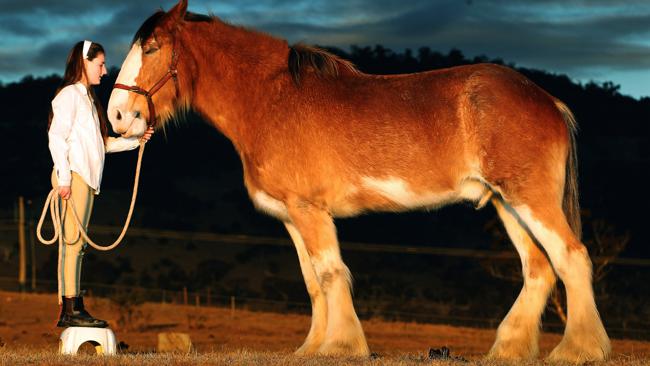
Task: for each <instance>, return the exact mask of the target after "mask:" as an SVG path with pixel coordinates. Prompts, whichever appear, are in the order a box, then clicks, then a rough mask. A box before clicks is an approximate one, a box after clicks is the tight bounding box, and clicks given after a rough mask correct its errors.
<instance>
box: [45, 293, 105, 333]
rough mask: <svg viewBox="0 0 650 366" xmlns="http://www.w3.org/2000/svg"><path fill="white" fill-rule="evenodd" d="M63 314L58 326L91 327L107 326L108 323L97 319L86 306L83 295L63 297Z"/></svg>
mask: <svg viewBox="0 0 650 366" xmlns="http://www.w3.org/2000/svg"><path fill="white" fill-rule="evenodd" d="M62 300H63V304H62V305H61V315H60V316H59V322H58V323H57V324H56V326H57V327H62V328H65V327H90V328H106V327H108V323H107V322H106V321H105V320H101V319H95V318H94V317H93V316H92V315H90V313H88V312H87V311H86V309H85V308H84V302H83V297H81V296H76V297H65V296H63V297H62Z"/></svg>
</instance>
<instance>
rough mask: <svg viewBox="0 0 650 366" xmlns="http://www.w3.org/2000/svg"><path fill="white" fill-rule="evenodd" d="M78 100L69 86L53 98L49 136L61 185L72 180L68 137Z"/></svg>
mask: <svg viewBox="0 0 650 366" xmlns="http://www.w3.org/2000/svg"><path fill="white" fill-rule="evenodd" d="M77 102H78V101H77V96H76V93H75V91H74V90H71V89H69V88H68V89H66V88H64V89H62V90H61V91H60V92H59V94H57V95H56V97H55V98H54V100H52V113H53V117H52V123H51V124H50V129H49V131H48V132H47V136H48V139H49V143H48V147H49V148H50V154H51V155H52V161H54V168H55V169H56V177H57V182H58V184H59V186H69V185H70V181H71V180H72V176H71V173H70V162H69V161H68V150H69V147H68V137H69V136H70V131H72V123H73V121H74V119H75V115H76V112H77Z"/></svg>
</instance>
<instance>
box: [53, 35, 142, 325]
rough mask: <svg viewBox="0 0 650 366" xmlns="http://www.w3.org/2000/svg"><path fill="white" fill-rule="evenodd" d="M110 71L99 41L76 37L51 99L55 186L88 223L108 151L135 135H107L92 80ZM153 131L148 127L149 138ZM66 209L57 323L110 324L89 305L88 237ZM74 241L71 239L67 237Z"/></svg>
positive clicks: (126, 146)
mask: <svg viewBox="0 0 650 366" xmlns="http://www.w3.org/2000/svg"><path fill="white" fill-rule="evenodd" d="M104 75H106V66H105V52H104V48H103V47H102V46H101V45H100V44H99V43H94V42H91V41H83V42H78V43H77V44H75V46H74V47H73V48H72V50H71V51H70V53H69V54H68V60H67V62H66V67H65V74H64V76H63V81H62V83H61V86H60V87H59V89H58V90H57V91H56V94H55V97H54V99H53V100H52V109H51V110H50V117H49V123H48V137H49V148H50V153H51V154H52V160H53V161H54V170H53V172H52V186H53V187H54V188H55V189H57V190H58V193H59V196H60V198H61V199H63V200H68V199H69V198H70V197H72V199H73V200H74V203H75V207H76V213H77V217H79V219H80V220H81V221H82V222H83V224H84V228H87V227H88V221H89V220H90V213H91V211H92V206H93V198H94V195H96V194H99V185H100V183H101V180H102V170H103V168H104V154H105V153H111V152H118V151H127V150H133V149H135V148H136V147H138V146H139V143H140V141H139V140H138V139H137V138H121V137H120V138H115V137H109V136H108V123H107V118H106V113H105V111H104V108H103V107H102V105H101V103H100V102H99V100H98V99H97V97H96V95H95V92H94V91H93V88H91V86H92V85H99V82H100V79H101V78H102V76H104ZM152 133H153V130H152V129H149V130H147V132H146V133H145V135H144V136H143V137H142V139H143V140H145V141H147V140H149V138H150V137H151V134H152ZM60 207H66V208H65V212H62V215H61V217H62V221H63V226H64V227H63V231H62V233H63V235H64V241H63V244H62V245H61V246H60V247H59V262H58V277H57V278H58V284H59V286H58V287H59V297H58V298H59V305H61V314H60V316H59V321H58V323H57V326H59V327H69V326H75V327H100V328H104V327H107V326H108V324H107V323H106V321H104V320H100V319H95V318H94V317H92V316H91V315H90V314H89V313H88V312H87V311H86V310H85V309H84V304H83V298H82V297H81V294H80V290H79V278H80V275H81V263H82V258H83V253H84V249H85V248H86V245H87V244H86V243H85V242H84V241H83V239H82V238H81V237H80V236H79V233H78V230H77V227H76V224H75V221H74V217H72V215H73V213H72V205H69V204H68V205H65V206H64V205H60ZM65 240H68V241H74V242H73V243H71V244H68V243H66V242H65Z"/></svg>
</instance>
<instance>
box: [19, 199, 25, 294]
mask: <svg viewBox="0 0 650 366" xmlns="http://www.w3.org/2000/svg"><path fill="white" fill-rule="evenodd" d="M18 247H19V253H20V257H19V263H18V285H19V286H20V291H21V292H22V291H25V287H26V286H25V285H26V283H27V255H26V254H27V248H26V246H25V199H24V198H23V196H20V197H18Z"/></svg>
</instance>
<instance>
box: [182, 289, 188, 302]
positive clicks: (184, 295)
mask: <svg viewBox="0 0 650 366" xmlns="http://www.w3.org/2000/svg"><path fill="white" fill-rule="evenodd" d="M183 305H187V286H183Z"/></svg>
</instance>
